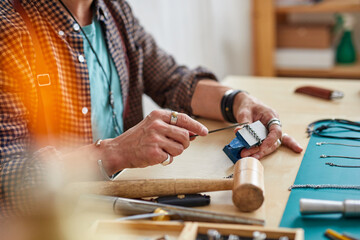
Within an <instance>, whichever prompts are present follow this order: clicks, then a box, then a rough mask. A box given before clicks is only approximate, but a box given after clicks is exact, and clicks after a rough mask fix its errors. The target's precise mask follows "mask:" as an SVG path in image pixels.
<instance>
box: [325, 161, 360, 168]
mask: <svg viewBox="0 0 360 240" xmlns="http://www.w3.org/2000/svg"><path fill="white" fill-rule="evenodd" d="M325 165H329V166H332V167H343V168H360V166H359V165H339V164H335V163H331V162H327V163H325Z"/></svg>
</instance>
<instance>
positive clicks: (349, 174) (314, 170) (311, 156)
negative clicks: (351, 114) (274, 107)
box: [280, 123, 360, 239]
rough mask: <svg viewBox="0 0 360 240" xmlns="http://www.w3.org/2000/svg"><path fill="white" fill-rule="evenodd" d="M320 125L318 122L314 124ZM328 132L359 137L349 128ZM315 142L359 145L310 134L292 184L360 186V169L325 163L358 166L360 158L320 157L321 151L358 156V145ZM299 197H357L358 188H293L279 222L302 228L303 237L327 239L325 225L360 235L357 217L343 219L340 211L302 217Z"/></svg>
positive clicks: (359, 135) (358, 195)
mask: <svg viewBox="0 0 360 240" xmlns="http://www.w3.org/2000/svg"><path fill="white" fill-rule="evenodd" d="M322 124H323V123H322ZM322 124H318V125H317V126H320V125H322ZM339 125H342V124H339ZM343 126H345V125H343ZM347 126H348V125H347ZM354 128H356V127H354ZM357 129H360V127H357ZM327 132H329V133H331V134H336V135H338V136H345V135H346V136H354V137H355V136H357V137H360V133H359V132H358V133H356V132H351V133H349V132H348V131H345V130H341V129H334V130H331V131H329V130H327ZM317 142H336V143H345V144H354V145H360V141H356V140H343V139H331V138H324V137H318V136H314V135H313V136H312V137H311V138H310V141H309V144H308V146H307V149H306V152H305V155H304V158H303V160H302V163H301V166H300V168H299V171H298V174H297V176H296V180H295V183H294V184H340V185H360V168H340V167H333V166H328V165H325V163H326V162H332V163H335V164H341V165H359V166H360V160H355V159H345V158H320V155H322V154H325V155H343V156H354V157H360V147H348V146H340V145H321V146H317V145H316V143H317ZM300 198H313V199H324V200H338V201H342V200H345V199H360V190H343V189H293V190H292V191H291V194H290V197H289V200H288V202H287V205H286V208H285V211H284V214H283V217H282V219H281V222H280V227H289V228H303V229H304V231H305V239H328V238H326V237H325V236H324V232H325V231H326V229H328V228H331V229H333V230H335V231H337V232H340V233H343V232H348V233H352V234H353V235H355V236H357V237H358V238H360V218H357V219H349V218H344V217H342V216H341V214H330V215H328V214H327V215H312V216H301V215H300V211H299V210H300V207H299V200H300Z"/></svg>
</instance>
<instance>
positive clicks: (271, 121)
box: [266, 118, 282, 130]
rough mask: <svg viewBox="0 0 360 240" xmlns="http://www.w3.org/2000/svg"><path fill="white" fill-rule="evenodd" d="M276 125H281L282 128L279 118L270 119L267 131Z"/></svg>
mask: <svg viewBox="0 0 360 240" xmlns="http://www.w3.org/2000/svg"><path fill="white" fill-rule="evenodd" d="M274 124H276V125H279V126H280V127H281V126H282V125H281V121H280V120H279V119H278V118H272V119H270V121H268V123H267V124H266V127H267V129H268V130H269V129H270V127H271V125H274Z"/></svg>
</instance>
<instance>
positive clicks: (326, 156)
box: [320, 154, 360, 159]
mask: <svg viewBox="0 0 360 240" xmlns="http://www.w3.org/2000/svg"><path fill="white" fill-rule="evenodd" d="M320 157H321V158H349V159H360V157H349V156H337V155H325V154H322V155H320Z"/></svg>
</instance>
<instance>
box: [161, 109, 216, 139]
mask: <svg viewBox="0 0 360 240" xmlns="http://www.w3.org/2000/svg"><path fill="white" fill-rule="evenodd" d="M170 114H171V113H170V112H169V111H167V114H164V115H163V120H164V121H165V122H166V123H169V124H170V118H171V117H170ZM176 126H178V127H181V128H185V129H187V130H188V131H190V132H193V133H195V134H198V135H200V136H206V135H207V134H208V132H209V130H208V129H207V128H206V127H205V126H204V125H202V124H201V123H200V122H198V121H196V120H194V119H192V118H191V117H189V116H188V115H186V114H184V113H178V114H177V122H176Z"/></svg>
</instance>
